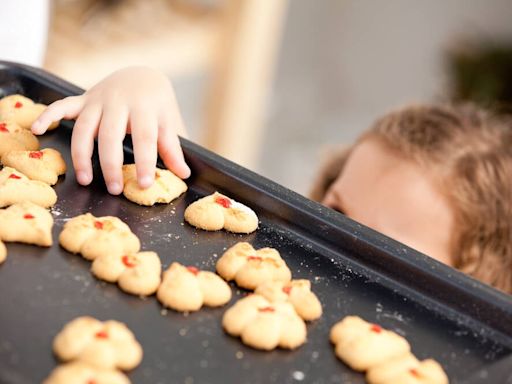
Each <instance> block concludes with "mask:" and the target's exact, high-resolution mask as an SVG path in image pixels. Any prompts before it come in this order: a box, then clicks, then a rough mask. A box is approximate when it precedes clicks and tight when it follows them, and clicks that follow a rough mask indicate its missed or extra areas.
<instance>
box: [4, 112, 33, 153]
mask: <svg viewBox="0 0 512 384" xmlns="http://www.w3.org/2000/svg"><path fill="white" fill-rule="evenodd" d="M38 149H39V140H37V137H35V136H34V135H33V134H32V132H30V131H27V130H26V129H23V128H21V127H20V126H19V125H18V124H16V123H13V122H2V121H1V120H0V157H2V156H4V155H5V154H7V153H8V152H10V151H36V150H38Z"/></svg>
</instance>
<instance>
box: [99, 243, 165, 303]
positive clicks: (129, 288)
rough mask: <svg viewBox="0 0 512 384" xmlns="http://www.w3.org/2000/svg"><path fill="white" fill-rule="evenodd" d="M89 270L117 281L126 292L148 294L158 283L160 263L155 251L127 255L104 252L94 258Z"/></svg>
mask: <svg viewBox="0 0 512 384" xmlns="http://www.w3.org/2000/svg"><path fill="white" fill-rule="evenodd" d="M91 271H92V273H93V274H94V275H95V276H96V277H97V278H99V279H102V280H106V281H108V282H110V283H115V282H117V283H118V284H119V287H120V288H121V289H122V290H123V291H125V292H127V293H131V294H132V295H139V296H149V295H152V294H153V293H155V292H156V290H157V289H158V286H159V285H160V275H161V274H162V264H161V262H160V258H159V257H158V255H157V254H156V253H155V252H139V253H134V254H127V255H118V254H115V253H112V252H106V253H104V254H102V255H100V256H98V257H97V258H96V259H94V261H93V263H92V268H91Z"/></svg>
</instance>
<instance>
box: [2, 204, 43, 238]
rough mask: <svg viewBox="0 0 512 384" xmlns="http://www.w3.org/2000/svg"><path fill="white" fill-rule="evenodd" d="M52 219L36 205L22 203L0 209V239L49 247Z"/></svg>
mask: <svg viewBox="0 0 512 384" xmlns="http://www.w3.org/2000/svg"><path fill="white" fill-rule="evenodd" d="M52 227H53V217H52V215H51V214H50V212H48V211H47V210H46V209H44V208H42V207H40V206H39V205H37V204H34V203H30V202H23V203H18V204H13V205H11V206H10V207H9V208H5V209H0V239H1V240H3V241H6V242H18V243H26V244H34V245H40V246H41V247H50V246H51V245H52V243H53V241H52Z"/></svg>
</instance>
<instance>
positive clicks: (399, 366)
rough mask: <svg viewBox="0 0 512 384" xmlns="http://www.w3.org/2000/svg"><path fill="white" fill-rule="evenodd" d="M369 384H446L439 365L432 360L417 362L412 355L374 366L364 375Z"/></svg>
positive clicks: (446, 381)
mask: <svg viewBox="0 0 512 384" xmlns="http://www.w3.org/2000/svg"><path fill="white" fill-rule="evenodd" d="M366 380H367V381H368V383H369V384H397V383H404V384H448V377H447V376H446V373H445V372H444V370H443V368H442V367H441V365H439V363H438V362H436V361H435V360H432V359H427V360H423V361H421V362H420V361H418V359H417V358H416V357H414V356H413V355H412V354H406V355H404V356H401V357H399V358H396V359H392V360H388V361H386V362H384V363H382V364H379V365H376V366H374V367H372V368H370V369H369V370H368V372H367V373H366Z"/></svg>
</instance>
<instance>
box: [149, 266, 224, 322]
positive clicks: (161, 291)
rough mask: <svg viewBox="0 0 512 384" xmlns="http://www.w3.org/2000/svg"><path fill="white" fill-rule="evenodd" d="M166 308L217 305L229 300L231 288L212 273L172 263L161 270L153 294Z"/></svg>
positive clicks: (189, 309) (191, 309)
mask: <svg viewBox="0 0 512 384" xmlns="http://www.w3.org/2000/svg"><path fill="white" fill-rule="evenodd" d="M156 296H157V298H158V300H159V301H160V302H161V303H162V304H163V305H164V306H166V307H169V308H172V309H174V310H176V311H180V312H192V311H198V310H199V309H201V307H202V306H203V305H206V306H208V307H219V306H222V305H224V304H226V303H227V302H228V301H229V300H231V289H230V288H229V285H228V284H226V282H225V281H224V280H222V279H221V278H220V277H219V276H217V275H216V274H215V273H213V272H208V271H200V270H199V269H197V268H195V267H184V266H183V265H181V264H179V263H172V264H171V266H170V267H169V269H167V271H165V272H164V277H163V280H162V284H161V285H160V288H158V292H157V294H156Z"/></svg>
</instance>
